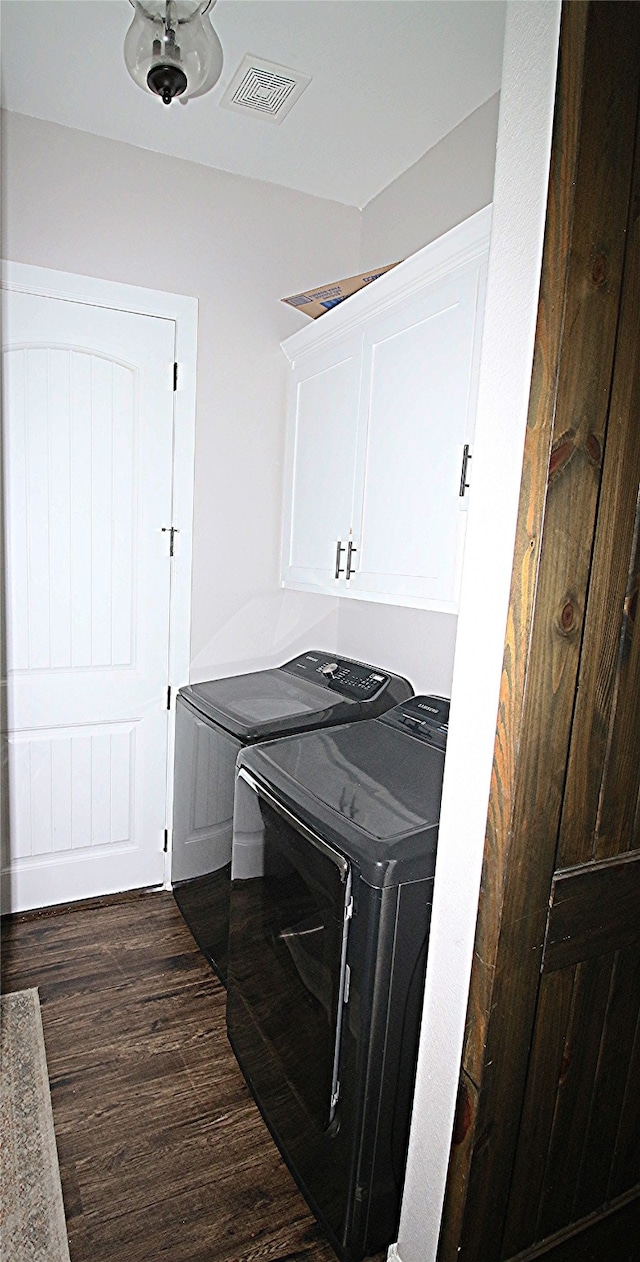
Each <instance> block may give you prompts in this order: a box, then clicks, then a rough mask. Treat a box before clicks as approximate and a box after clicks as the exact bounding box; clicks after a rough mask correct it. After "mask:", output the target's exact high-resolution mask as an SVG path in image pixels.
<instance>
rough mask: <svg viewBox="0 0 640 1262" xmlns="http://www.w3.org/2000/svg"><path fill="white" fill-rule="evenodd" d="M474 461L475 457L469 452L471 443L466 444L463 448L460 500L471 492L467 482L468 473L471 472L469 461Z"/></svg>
mask: <svg viewBox="0 0 640 1262" xmlns="http://www.w3.org/2000/svg"><path fill="white" fill-rule="evenodd" d="M470 460H473V456H472V455H471V452H470V450H469V443H465V445H464V447H463V448H462V470H461V472H460V498H461V499H462V497H463V496H464V493H465V491H468V490H469V483H468V482H467V473H468V472H469V461H470Z"/></svg>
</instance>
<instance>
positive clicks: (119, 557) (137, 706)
mask: <svg viewBox="0 0 640 1262" xmlns="http://www.w3.org/2000/svg"><path fill="white" fill-rule="evenodd" d="M8 271H9V275H7V276H6V278H5V287H6V292H5V304H4V308H5V309H4V327H3V341H4V345H5V348H6V349H5V354H4V397H5V424H4V434H5V438H4V444H5V450H4V463H5V519H6V531H7V537H6V557H7V572H8V583H7V588H8V601H7V666H8V705H7V712H8V733H7V736H8V746H9V781H10V795H9V796H10V828H9V835H8V838H6V839H5V853H4V854H3V909H5V910H8V909H12V910H18V909H24V908H25V907H35V906H44V905H48V904H51V903H56V902H64V901H70V900H73V899H78V898H86V897H91V896H94V895H97V894H104V893H109V892H114V891H116V890H122V889H129V888H136V887H140V886H148V885H158V884H161V883H162V882H163V881H164V880H165V878H166V873H165V855H164V849H163V842H164V830H165V827H166V824H167V819H168V818H169V815H168V811H169V809H170V803H168V802H167V795H168V794H169V795H170V790H171V779H172V777H171V774H170V770H171V764H172V738H173V733H172V730H171V729H172V724H171V722H170V720H171V718H172V717H173V716H172V715H171V714H170V712H169V711H168V710H167V688H168V685H169V684H170V683H171V684H173V686H174V687H175V686H177V685H179V684H180V683H182V682H185V681H186V678H187V674H188V621H189V620H188V607H189V605H188V599H189V597H188V581H189V570H190V565H189V562H190V527H191V482H192V472H193V401H194V400H193V393H194V391H193V387H194V385H195V380H194V378H193V380H192V381H191V383H190V386H188V387H187V390H186V392H185V393H186V396H187V397H186V398H185V397H183V398H182V399H181V400H180V404H181V406H180V407H179V406H178V403H179V395H180V392H177V393H174V390H173V363H174V360H176V359H178V362H180V364H181V369H182V372H183V375H185V376H186V377H187V379H188V377H189V375H190V373H193V374H194V369H195V315H196V312H195V302H194V300H189V299H180V298H175V299H174V300H173V303H172V301H171V300H172V298H173V296H172V295H161V294H158V295H153V294H151V293H149V291H139V290H133V289H132V288H131V287H129V286H110V285H108V284H107V283H106V282H105V283H102V282H98V281H93V280H87V279H86V278H79V277H65V276H61V275H60V274H51V273H47V272H44V271H42V270H41V269H32V268H18V267H17V265H10V266H9V269H8ZM16 273H21V274H19V275H17V274H16ZM35 288H39V290H40V292H33V291H34V289H35ZM69 291H71V292H69ZM118 291H119V292H118ZM123 300H124V301H123ZM125 304H126V306H127V308H128V309H125V310H123V309H122V307H123V306H124V305H125ZM172 307H173V311H172V310H171V308H172ZM154 308H155V310H154ZM158 308H160V311H159V312H158ZM179 320H181V321H182V326H183V327H182V328H181V330H180V333H181V335H182V340H183V343H184V342H185V340H186V341H187V342H189V343H192V345H191V346H190V353H189V359H190V361H191V362H190V363H184V362H183V361H182V360H181V358H180V355H179V351H178V350H177V345H176V342H177V337H176V334H177V331H178V322H179ZM182 349H184V346H183V348H182ZM182 384H183V388H184V384H185V383H184V382H183V383H182ZM174 401H175V404H176V408H175V410H176V421H177V422H178V421H182V430H181V432H180V434H179V435H178V425H176V430H175V434H176V440H177V441H175V443H174ZM180 412H182V414H183V415H182V416H181V417H180V416H179V413H180ZM187 413H190V417H189V419H187V417H186V414H187ZM185 419H187V424H186V426H185V425H184V421H185ZM185 429H186V430H187V431H190V433H185ZM174 448H175V451H174ZM174 463H175V478H174ZM174 483H175V485H174ZM172 498H173V500H174V503H173V504H172ZM179 500H181V501H182V502H181V504H180V506H179V507H180V508H181V509H182V512H180V511H178V501H179ZM171 525H175V526H177V527H178V529H179V531H180V533H179V534H178V535H177V536H175V541H176V547H175V549H174V553H175V555H174V558H173V559H171V558H170V555H169V553H170V546H169V540H170V535H169V534H168V532H167V530H166V528H167V527H169V526H171ZM163 528H165V529H163ZM172 570H173V571H174V573H173V575H172ZM185 571H186V573H185ZM185 580H186V581H185ZM172 585H173V592H172ZM185 587H187V592H186V595H187V602H186V606H183V607H182V608H181V609H180V611H179V612H178V611H177V610H176V608H175V607H176V605H178V602H182V599H183V598H184V595H185ZM172 605H173V609H172V608H171V606H172ZM170 623H171V624H172V625H171V632H172V634H171V636H170ZM7 842H8V845H7Z"/></svg>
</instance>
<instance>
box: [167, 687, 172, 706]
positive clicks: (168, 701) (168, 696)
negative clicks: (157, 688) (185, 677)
mask: <svg viewBox="0 0 640 1262" xmlns="http://www.w3.org/2000/svg"><path fill="white" fill-rule="evenodd" d="M170 709H171V684H169V687H168V688H167V710H170Z"/></svg>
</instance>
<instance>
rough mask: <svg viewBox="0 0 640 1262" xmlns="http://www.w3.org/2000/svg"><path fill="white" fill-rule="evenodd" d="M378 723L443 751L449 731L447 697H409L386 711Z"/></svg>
mask: <svg viewBox="0 0 640 1262" xmlns="http://www.w3.org/2000/svg"><path fill="white" fill-rule="evenodd" d="M380 721H381V722H382V723H388V724H389V725H390V726H391V727H395V728H398V729H399V730H400V731H403V732H408V733H409V734H410V735H411V736H416V737H417V738H418V740H421V741H425V742H426V743H427V744H428V745H435V746H436V747H437V748H438V749H444V748H445V746H446V743H447V733H448V730H449V701H448V699H447V697H430V696H419V697H410V698H409V700H408V701H401V702H400V705H397V706H394V707H393V710H388V711H387V713H386V714H384V715H382V718H381V720H380Z"/></svg>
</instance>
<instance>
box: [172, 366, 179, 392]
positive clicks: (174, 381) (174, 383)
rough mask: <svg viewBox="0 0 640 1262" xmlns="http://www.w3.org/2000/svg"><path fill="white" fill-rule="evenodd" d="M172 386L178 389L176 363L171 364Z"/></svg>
mask: <svg viewBox="0 0 640 1262" xmlns="http://www.w3.org/2000/svg"><path fill="white" fill-rule="evenodd" d="M173 388H174V390H177V389H178V365H177V364H174V365H173Z"/></svg>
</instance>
